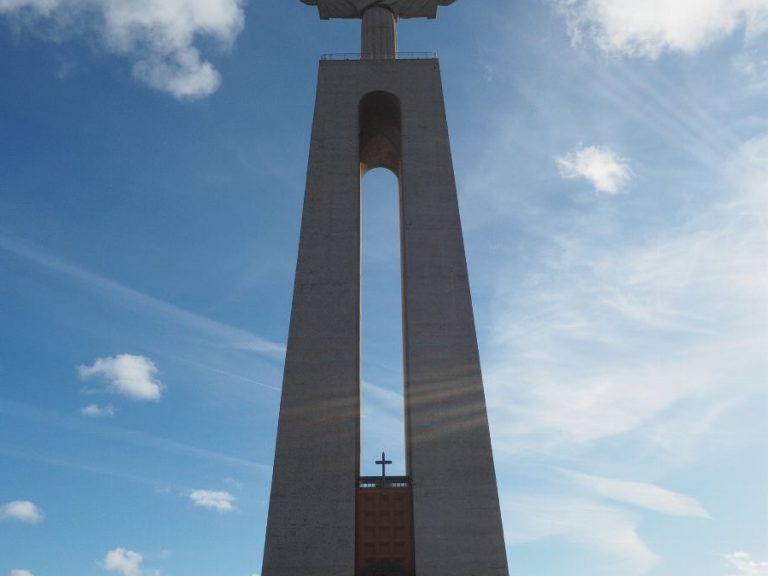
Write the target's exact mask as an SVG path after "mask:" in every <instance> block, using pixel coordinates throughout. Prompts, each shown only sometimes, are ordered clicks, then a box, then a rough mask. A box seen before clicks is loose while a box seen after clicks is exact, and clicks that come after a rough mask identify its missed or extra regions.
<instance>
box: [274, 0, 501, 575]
mask: <svg viewBox="0 0 768 576" xmlns="http://www.w3.org/2000/svg"><path fill="white" fill-rule="evenodd" d="M310 1H311V0H310ZM320 1H321V2H322V1H323V0H320ZM349 1H351V2H352V3H354V2H355V1H359V2H363V3H365V2H368V3H369V4H370V3H371V2H370V0H344V2H347V4H348V3H349ZM383 1H384V3H387V0H383ZM413 1H414V2H418V3H420V4H419V6H426V7H427V8H429V6H428V5H429V3H430V0H413ZM431 1H432V2H433V3H434V4H435V6H434V9H435V10H436V6H437V0H431ZM328 2H329V4H328V5H327V6H326V9H327V10H330V9H332V8H334V6H336V4H333V2H337V0H328ZM398 2H400V0H392V2H390V4H393V5H397V3H398ZM400 3H401V4H402V5H405V4H407V1H406V0H404V1H403V2H400ZM441 3H443V4H447V3H449V1H448V0H444V1H443V2H441ZM342 4H343V2H342ZM347 4H344V5H345V6H346V5H347ZM322 10H323V7H322V6H321V14H322V13H323V12H322ZM424 15H426V14H424ZM394 16H395V17H396V16H397V14H394ZM376 167H386V168H389V169H390V170H392V171H393V172H395V174H396V175H397V176H398V177H399V181H400V203H401V242H402V278H403V326H404V331H403V333H404V359H405V382H404V386H405V395H404V396H405V425H406V444H407V445H406V454H407V463H406V473H407V477H408V478H407V482H408V484H409V490H410V491H411V492H410V494H411V495H412V496H411V497H412V514H413V519H412V524H413V536H412V538H413V550H414V558H413V562H412V565H411V564H409V566H410V567H409V571H412V574H410V575H409V576H467V575H471V576H507V575H508V569H507V561H506V553H505V549H504V539H503V531H502V525H501V516H500V511H499V501H498V495H497V488H496V477H495V472H494V465H493V456H492V453H491V441H490V435H489V430H488V421H487V416H486V405H485V396H484V392H483V384H482V377H481V373H480V362H479V355H478V349H477V339H476V335H475V326H474V319H473V313H472V302H471V297H470V291H469V282H468V277H467V266H466V260H465V255H464V244H463V239H462V232H461V222H460V218H459V207H458V201H457V196H456V184H455V179H454V172H453V165H452V160H451V151H450V145H449V140H448V128H447V122H446V116H445V106H444V101H443V93H442V83H441V79H440V72H439V65H438V61H437V60H436V59H421V60H402V59H401V60H396V59H394V58H389V59H378V58H371V59H363V60H358V61H330V60H329V61H323V62H321V63H320V72H319V80H318V88H317V99H316V105H315V116H314V123H313V127H312V140H311V146H310V154H309V165H308V169H307V185H306V196H305V200H304V212H303V219H302V225H301V239H300V243H299V257H298V264H297V269H296V281H295V287H294V295H293V308H292V313H291V325H290V331H289V336H288V349H287V356H286V363H285V376H284V381H283V395H282V402H281V406H280V419H279V425H278V434H277V446H276V453H275V464H274V473H273V480H272V493H271V498H270V507H269V518H268V523H267V538H266V545H265V554H264V566H263V570H262V575H263V576H299V575H301V576H356V573H355V570H356V568H355V559H356V554H357V553H359V551H356V548H355V543H356V526H355V523H356V509H355V508H356V493H357V490H358V488H357V486H358V475H359V470H360V463H359V452H360V408H359V406H360V373H359V366H360V352H359V350H360V180H361V174H362V173H364V171H365V170H367V169H371V168H376ZM358 576H359V575H358Z"/></svg>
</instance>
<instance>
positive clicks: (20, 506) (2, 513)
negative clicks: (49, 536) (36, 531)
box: [0, 500, 44, 524]
mask: <svg viewBox="0 0 768 576" xmlns="http://www.w3.org/2000/svg"><path fill="white" fill-rule="evenodd" d="M43 518H44V515H43V513H42V511H41V510H40V508H38V507H37V506H36V505H35V504H34V503H33V502H30V501H28V500H15V501H13V502H8V503H7V504H4V505H3V506H0V520H16V521H18V522H24V523H25V524H37V523H39V522H42V521H43Z"/></svg>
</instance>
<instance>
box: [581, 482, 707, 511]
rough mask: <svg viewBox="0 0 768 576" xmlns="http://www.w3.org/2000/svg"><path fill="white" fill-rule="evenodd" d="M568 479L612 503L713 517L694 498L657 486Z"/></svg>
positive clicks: (640, 483) (641, 483)
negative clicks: (624, 503)
mask: <svg viewBox="0 0 768 576" xmlns="http://www.w3.org/2000/svg"><path fill="white" fill-rule="evenodd" d="M568 476H569V477H570V478H571V479H572V480H574V481H575V482H576V483H578V484H579V485H581V486H583V487H584V488H586V489H588V490H590V491H592V492H594V493H595V494H597V495H599V496H603V497H605V498H609V499H611V500H616V501H618V502H626V503H628V504H633V505H635V506H639V507H640V508H646V509H648V510H654V511H656V512H662V513H664V514H670V515H672V516H689V517H693V518H709V514H708V513H707V511H706V510H704V508H703V507H702V506H701V504H699V503H698V502H697V501H696V500H694V499H693V498H691V497H690V496H686V495H685V494H679V493H677V492H672V491H671V490H667V489H665V488H661V487H659V486H656V485H654V484H647V483H645V482H630V481H627V480H617V479H615V478H603V477H601V476H591V475H588V474H579V473H577V472H569V473H568Z"/></svg>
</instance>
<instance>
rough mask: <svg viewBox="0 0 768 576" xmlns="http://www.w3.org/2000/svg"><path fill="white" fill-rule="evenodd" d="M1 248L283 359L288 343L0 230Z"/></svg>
mask: <svg viewBox="0 0 768 576" xmlns="http://www.w3.org/2000/svg"><path fill="white" fill-rule="evenodd" d="M0 249H2V250H5V251H6V252H8V253H11V254H14V255H15V256H17V257H19V258H23V259H24V260H26V261H28V262H30V263H33V264H36V265H38V266H40V267H41V268H43V269H45V270H48V271H51V272H55V273H57V274H61V275H62V276H64V277H66V278H69V279H70V280H73V281H75V282H77V283H78V284H80V285H81V286H83V287H85V288H87V289H88V290H91V291H93V292H95V293H96V294H99V295H101V296H103V297H106V298H109V299H112V300H114V301H117V302H120V304H121V305H128V306H131V307H132V308H134V309H136V310H140V311H143V312H147V313H151V314H154V315H159V316H161V317H163V318H164V319H166V320H168V321H170V322H174V323H176V324H177V325H179V326H183V327H185V328H187V329H189V330H193V331H195V332H197V333H199V334H202V335H205V336H207V337H208V338H210V339H212V340H215V341H218V342H221V343H223V344H224V345H226V346H229V347H231V348H234V349H238V350H248V351H253V352H257V353H259V354H263V355H264V356H267V357H269V358H273V359H278V360H282V358H283V357H284V355H285V346H284V345H282V344H278V343H275V342H271V341H269V340H266V339H264V338H261V337H260V336H256V335H255V334H252V333H250V332H248V331H246V330H242V329H240V328H236V327H233V326H229V325H227V324H223V323H221V322H217V321H216V320H211V319H210V318H206V317H204V316H201V315H199V314H195V313H194V312H190V311H188V310H185V309H183V308H180V307H178V306H176V305H174V304H170V303H168V302H164V301H163V300H159V299H157V298H154V297H152V296H149V295H147V294H144V293H142V292H139V291H137V290H134V289H133V288H129V287H127V286H124V285H122V284H119V283H118V282H115V281H114V280H110V279H109V278H105V277H104V276H101V275H99V274H96V273H95V272H92V271H90V270H88V269H86V268H83V267H81V266H77V265H75V264H72V263H71V262H67V261H65V260H62V259H60V258H57V257H56V256H54V255H52V254H49V253H47V252H45V251H43V250H40V249H39V248H37V247H34V246H32V245H30V244H28V243H26V242H22V241H20V240H18V239H16V238H13V237H11V236H9V235H7V234H3V233H2V231H0Z"/></svg>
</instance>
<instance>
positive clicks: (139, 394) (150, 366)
mask: <svg viewBox="0 0 768 576" xmlns="http://www.w3.org/2000/svg"><path fill="white" fill-rule="evenodd" d="M77 372H78V375H79V376H80V378H82V379H83V380H88V379H91V378H101V379H103V380H106V381H107V383H108V384H109V390H110V391H111V392H114V393H116V394H121V395H122V396H126V397H128V398H130V399H132V400H145V401H152V402H157V401H158V400H160V396H161V394H162V389H163V386H162V384H160V382H158V381H157V380H156V378H155V374H156V373H157V367H156V366H155V364H154V362H152V360H150V359H149V358H146V357H144V356H134V355H132V354H120V355H118V356H114V357H109V358H97V359H96V360H95V361H94V362H93V364H91V365H90V366H79V367H78V369H77ZM90 415H91V416H93V415H102V414H90Z"/></svg>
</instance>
